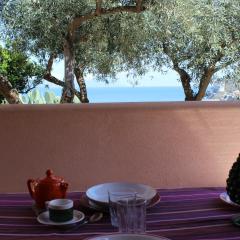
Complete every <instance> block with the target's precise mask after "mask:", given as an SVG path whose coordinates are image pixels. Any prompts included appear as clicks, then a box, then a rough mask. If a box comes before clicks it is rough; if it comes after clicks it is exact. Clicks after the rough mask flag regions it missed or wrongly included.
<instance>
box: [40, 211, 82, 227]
mask: <svg viewBox="0 0 240 240" xmlns="http://www.w3.org/2000/svg"><path fill="white" fill-rule="evenodd" d="M84 218H85V215H84V213H82V212H80V211H77V210H73V219H72V220H70V221H67V222H53V221H51V220H50V219H49V212H48V211H46V212H43V213H41V214H39V215H38V217H37V220H38V222H40V223H42V224H46V225H54V226H63V225H68V224H74V223H77V222H80V221H82V220H83V219H84Z"/></svg>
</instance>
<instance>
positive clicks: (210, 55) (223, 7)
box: [146, 0, 240, 100]
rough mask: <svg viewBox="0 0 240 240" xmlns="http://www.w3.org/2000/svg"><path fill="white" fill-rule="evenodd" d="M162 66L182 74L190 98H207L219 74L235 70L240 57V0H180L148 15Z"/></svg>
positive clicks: (151, 42) (152, 43)
mask: <svg viewBox="0 0 240 240" xmlns="http://www.w3.org/2000/svg"><path fill="white" fill-rule="evenodd" d="M146 19H147V21H149V22H150V23H151V24H149V25H150V26H151V34H150V35H149V36H151V37H150V39H149V40H148V44H149V48H150V49H149V51H150V52H151V53H152V60H153V62H154V64H155V66H156V68H158V67H159V68H162V66H166V67H168V68H171V69H173V70H175V71H176V72H177V73H178V74H179V78H180V81H181V83H182V87H183V90H184V93H185V96H186V98H185V99H186V100H201V99H202V98H203V97H204V96H205V93H206V90H207V87H208V86H209V84H210V83H211V81H212V80H213V78H214V77H215V78H216V77H218V76H220V77H221V78H222V79H224V76H225V77H227V76H228V75H229V74H230V73H231V74H234V73H236V71H235V70H234V69H235V68H238V66H239V62H240V2H239V1H233V0H211V1H209V0H185V1H182V0H174V1H171V0H170V1H168V4H165V5H162V6H161V8H159V7H158V6H157V5H156V6H155V7H154V8H153V9H152V12H151V13H150V14H148V15H147V18H146Z"/></svg>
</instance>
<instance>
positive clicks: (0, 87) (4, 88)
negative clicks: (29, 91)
mask: <svg viewBox="0 0 240 240" xmlns="http://www.w3.org/2000/svg"><path fill="white" fill-rule="evenodd" d="M0 94H1V95H3V97H4V98H6V100H7V101H8V103H10V104H21V103H22V101H21V100H20V98H19V94H18V91H17V90H16V89H14V88H13V87H12V84H11V83H10V82H9V81H8V79H7V78H6V77H3V76H1V75H0Z"/></svg>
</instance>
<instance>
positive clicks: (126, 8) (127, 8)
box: [69, 0, 145, 33]
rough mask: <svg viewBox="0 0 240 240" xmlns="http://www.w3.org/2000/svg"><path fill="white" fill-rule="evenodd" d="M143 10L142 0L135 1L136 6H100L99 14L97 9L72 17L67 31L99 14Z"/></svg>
mask: <svg viewBox="0 0 240 240" xmlns="http://www.w3.org/2000/svg"><path fill="white" fill-rule="evenodd" d="M139 9H140V10H139ZM144 10H145V8H143V7H142V0H138V1H137V6H136V7H134V6H119V7H114V8H109V9H103V8H101V11H100V14H97V11H94V12H92V13H89V14H86V15H82V16H79V17H76V18H74V19H73V21H72V22H71V23H70V25H69V32H71V33H73V32H74V31H75V30H76V29H77V28H79V27H80V25H81V24H82V23H83V22H85V21H87V20H90V19H93V18H95V17H98V16H101V15H107V14H114V13H120V12H133V13H139V12H140V11H144Z"/></svg>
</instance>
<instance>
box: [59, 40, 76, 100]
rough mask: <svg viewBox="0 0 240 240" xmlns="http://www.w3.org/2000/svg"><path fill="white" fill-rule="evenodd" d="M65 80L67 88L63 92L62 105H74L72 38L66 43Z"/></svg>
mask: <svg viewBox="0 0 240 240" xmlns="http://www.w3.org/2000/svg"><path fill="white" fill-rule="evenodd" d="M64 64H65V66H64V68H65V73H64V80H65V83H66V85H65V87H64V88H63V91H62V97H61V103H73V99H74V91H73V89H74V88H75V87H74V66H75V56H74V52H73V44H72V41H71V40H70V38H67V39H66V40H65V43H64Z"/></svg>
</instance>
